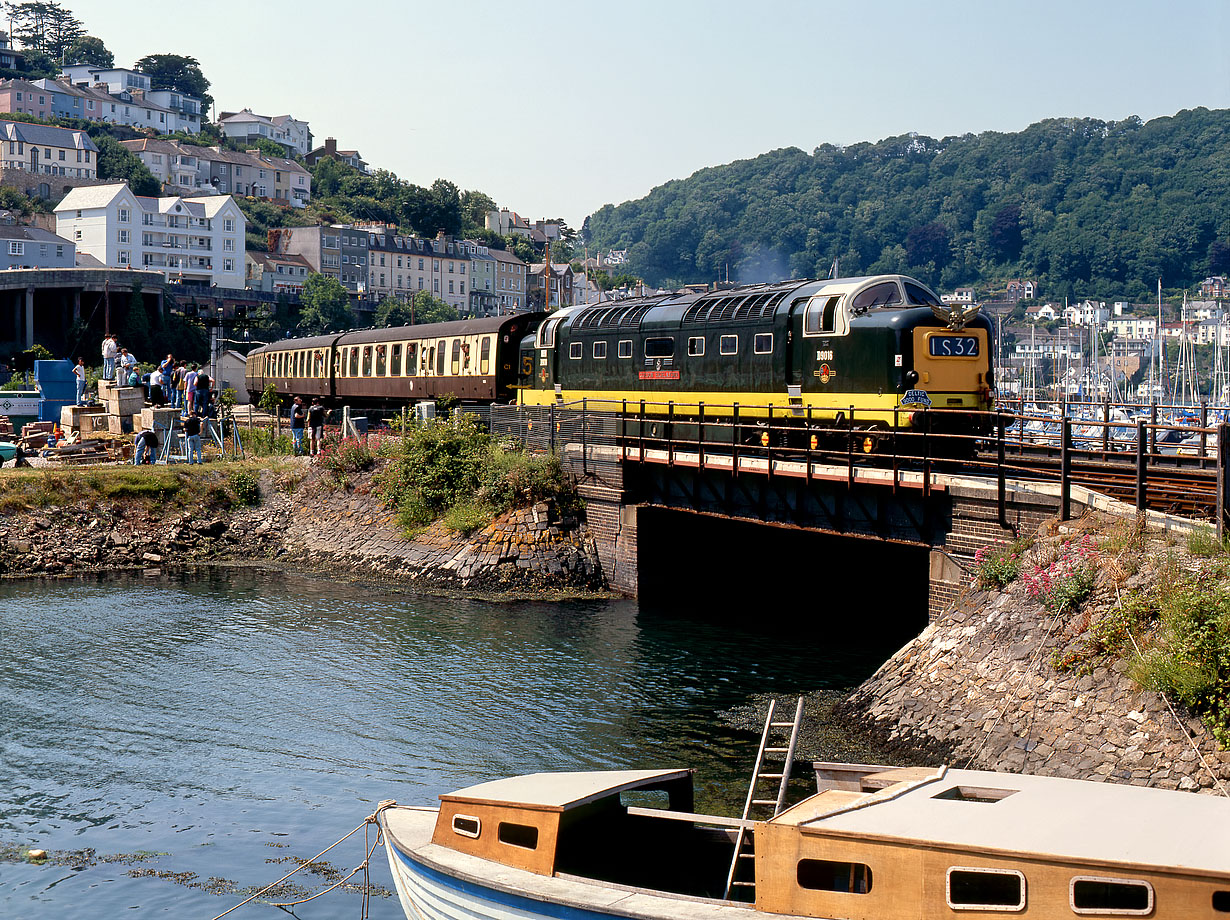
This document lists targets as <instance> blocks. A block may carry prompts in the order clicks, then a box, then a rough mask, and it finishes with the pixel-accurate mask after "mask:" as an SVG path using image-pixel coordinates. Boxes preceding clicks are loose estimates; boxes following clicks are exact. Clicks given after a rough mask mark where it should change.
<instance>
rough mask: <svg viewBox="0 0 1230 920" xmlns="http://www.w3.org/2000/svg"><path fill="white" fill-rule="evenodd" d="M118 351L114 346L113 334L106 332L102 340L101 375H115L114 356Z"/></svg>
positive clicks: (108, 376)
mask: <svg viewBox="0 0 1230 920" xmlns="http://www.w3.org/2000/svg"><path fill="white" fill-rule="evenodd" d="M118 353H119V349H117V348H116V347H115V336H114V335H112V334H111V333H110V332H108V333H107V335H106V337H105V338H104V339H103V342H102V358H103V372H102V375H103V377H106V378H108V379H109V378H111V377H114V376H115V356H116V354H118Z"/></svg>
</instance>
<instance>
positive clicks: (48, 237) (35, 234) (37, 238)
mask: <svg viewBox="0 0 1230 920" xmlns="http://www.w3.org/2000/svg"><path fill="white" fill-rule="evenodd" d="M0 240H31V241H33V242H38V243H55V244H57V245H61V246H63V245H68V246H72V245H75V244H73V243H72V242H70V241H69V240H66V239H64V237H62V236H56V235H55V234H54V233H52V232H50V231H49V230H43V229H42V228H41V227H26V226H23V225H21V224H0Z"/></svg>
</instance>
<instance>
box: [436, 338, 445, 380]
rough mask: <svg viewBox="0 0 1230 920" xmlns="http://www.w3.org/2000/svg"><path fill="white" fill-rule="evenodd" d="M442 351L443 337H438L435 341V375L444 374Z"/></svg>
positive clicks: (440, 375)
mask: <svg viewBox="0 0 1230 920" xmlns="http://www.w3.org/2000/svg"><path fill="white" fill-rule="evenodd" d="M444 352H445V344H444V339H439V340H438V341H437V342H436V376H437V377H443V376H444Z"/></svg>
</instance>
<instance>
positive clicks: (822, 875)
mask: <svg viewBox="0 0 1230 920" xmlns="http://www.w3.org/2000/svg"><path fill="white" fill-rule="evenodd" d="M796 877H797V879H798V882H799V887H800V888H806V889H808V890H809V891H839V892H844V893H846V894H867V892H869V891H871V867H870V866H866V865H864V864H863V863H848V862H832V861H830V860H827V859H800V860H799V865H798V867H797V870H796Z"/></svg>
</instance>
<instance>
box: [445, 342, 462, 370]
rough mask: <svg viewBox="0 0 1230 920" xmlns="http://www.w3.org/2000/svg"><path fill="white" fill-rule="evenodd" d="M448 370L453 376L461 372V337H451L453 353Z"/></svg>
mask: <svg viewBox="0 0 1230 920" xmlns="http://www.w3.org/2000/svg"><path fill="white" fill-rule="evenodd" d="M448 372H449V373H450V374H452V375H453V376H454V377H456V376H458V375H459V374H460V373H461V339H453V355H452V360H450V361H449V368H448Z"/></svg>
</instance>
